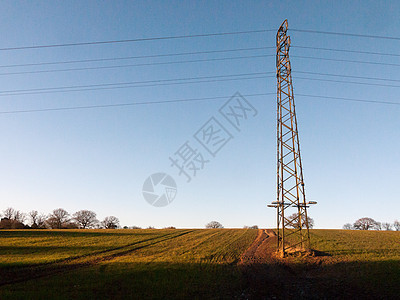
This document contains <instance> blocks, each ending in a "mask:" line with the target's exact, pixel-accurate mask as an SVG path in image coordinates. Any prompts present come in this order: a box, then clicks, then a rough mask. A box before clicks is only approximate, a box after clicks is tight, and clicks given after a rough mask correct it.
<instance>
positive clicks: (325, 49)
mask: <svg viewBox="0 0 400 300" xmlns="http://www.w3.org/2000/svg"><path fill="white" fill-rule="evenodd" d="M291 47H293V48H300V49H312V50H324V51H335V52H347V53H360V54H373V55H384V56H400V54H395V53H384V52H371V51H359V50H349V49H335V48H323V47H308V46H296V45H292V46H291Z"/></svg>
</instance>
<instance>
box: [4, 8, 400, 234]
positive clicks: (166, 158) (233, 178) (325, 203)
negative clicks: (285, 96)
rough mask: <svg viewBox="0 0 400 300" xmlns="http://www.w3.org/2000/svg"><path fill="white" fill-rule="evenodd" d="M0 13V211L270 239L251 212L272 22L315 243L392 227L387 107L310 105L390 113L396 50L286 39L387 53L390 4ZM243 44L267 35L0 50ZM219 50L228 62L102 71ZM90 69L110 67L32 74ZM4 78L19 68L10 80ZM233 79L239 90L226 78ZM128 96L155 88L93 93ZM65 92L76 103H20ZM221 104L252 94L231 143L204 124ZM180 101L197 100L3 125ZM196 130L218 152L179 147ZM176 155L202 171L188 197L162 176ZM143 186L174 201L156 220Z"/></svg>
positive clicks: (265, 156)
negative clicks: (149, 183) (319, 232)
mask: <svg viewBox="0 0 400 300" xmlns="http://www.w3.org/2000/svg"><path fill="white" fill-rule="evenodd" d="M0 11H1V12H2V13H1V14H2V17H1V18H0V36H1V41H0V48H1V49H2V50H0V66H1V67H0V89H1V90H0V101H1V102H0V103H1V104H0V105H1V106H0V112H1V114H0V132H1V136H2V141H3V142H2V143H1V147H0V170H1V172H0V210H4V209H5V208H7V207H10V206H11V207H14V208H16V209H19V210H22V211H24V212H28V211H30V210H32V209H36V210H38V211H40V212H43V213H49V212H51V210H53V209H55V208H59V207H62V208H65V209H66V210H67V211H69V212H70V213H73V212H75V211H77V210H81V209H90V210H93V211H95V212H97V214H98V217H99V218H100V219H102V218H104V217H105V216H107V215H115V216H117V217H118V218H119V219H120V221H121V225H128V226H132V225H137V226H142V227H147V226H150V225H151V226H155V227H165V226H176V227H203V226H204V224H206V223H207V222H209V221H211V220H217V221H219V222H221V223H222V224H223V225H224V226H225V227H242V226H243V225H254V224H257V225H259V226H261V227H274V226H275V214H276V212H275V210H273V209H271V208H267V207H266V205H267V204H268V203H270V202H271V201H274V200H275V199H276V95H275V93H276V78H275V77H274V74H275V57H274V55H275V49H274V47H275V34H276V30H277V29H278V27H279V26H280V24H281V23H282V22H283V21H284V20H285V19H288V22H289V34H290V36H291V40H292V46H293V47H292V48H291V50H290V51H291V52H290V53H291V63H292V68H293V83H294V92H295V99H296V105H297V106H296V109H297V118H298V123H299V135H300V144H301V150H302V156H303V166H304V178H305V184H306V195H307V198H308V199H309V200H315V201H318V205H316V206H314V207H312V209H311V210H310V212H309V214H310V215H311V217H313V218H314V220H315V224H316V227H317V228H341V227H342V225H343V224H344V223H347V222H354V221H355V220H356V219H358V218H360V217H364V216H368V217H372V218H374V219H376V220H378V221H382V222H393V221H394V220H395V219H399V218H400V214H399V212H400V201H399V195H398V186H399V184H398V181H399V179H398V170H400V155H399V153H400V152H399V147H400V139H399V137H400V131H399V127H400V121H399V120H400V119H399V113H400V105H387V104H376V103H366V102H354V101H345V100H339V99H330V98H323V97H337V98H353V99H363V100H373V101H390V102H397V103H399V104H400V99H399V96H398V95H399V93H398V92H399V87H400V82H399V81H400V75H399V70H400V56H399V53H400V52H399V49H400V39H374V38H365V37H364V38H362V37H355V36H343V35H329V34H315V33H307V32H303V31H295V30H291V29H297V30H317V31H330V32H342V33H355V34H362V35H377V36H393V37H398V38H399V37H400V26H399V25H400V24H399V23H400V19H399V17H398V16H399V13H400V4H399V3H398V2H396V1H386V2H382V1H380V2H378V1H329V2H328V1H1V2H0ZM253 30H272V31H264V32H258V33H256V32H253V33H247V34H231V35H218V36H208V37H193V38H182V39H162V40H148V41H141V42H139V41H138V42H126V43H110V44H96V45H86V46H69V47H52V48H35V49H19V50H16V49H14V50H5V48H14V47H25V46H35V45H53V44H66V43H67V44H68V43H81V42H93V41H112V40H114V41H115V40H126V39H140V38H153V37H167V36H181V35H198V34H208V33H221V32H238V31H253ZM296 46H299V47H296ZM267 47H270V48H267ZM301 47H312V48H315V47H318V48H329V49H346V50H352V51H358V52H340V51H327V50H321V49H319V50H318V49H310V48H301ZM250 48H251V49H250ZM254 48H258V49H254ZM260 48H261V49H260ZM237 49H247V50H241V51H238V50H237ZM221 50H235V51H228V52H212V53H197V54H188V55H175V56H158V57H142V58H131V59H119V60H115V59H116V58H127V57H137V56H156V55H165V54H177V53H193V52H208V51H221ZM359 51H365V52H380V53H386V54H397V56H396V55H392V56H390V55H376V54H366V53H359ZM249 56H251V57H249ZM235 57H236V58H235ZM237 57H241V58H237ZM243 57H245V58H243ZM305 57H308V58H305ZM310 57H312V58H310ZM230 58H235V59H230ZM98 59H114V60H103V61H92V62H80V63H63V64H40V63H47V62H68V61H69V62H70V61H76V60H79V61H81V60H98ZM327 59H331V60H327ZM332 59H334V60H332ZM344 60H351V61H356V60H357V61H363V62H361V63H360V62H358V63H357V62H349V61H347V62H346V61H344ZM184 61H186V62H184ZM188 61H191V62H188ZM170 62H175V63H170ZM365 62H370V63H365ZM371 62H375V63H371ZM38 63H39V64H40V65H33V66H32V65H30V66H26V64H38ZM19 64H24V65H25V66H19V67H16V66H10V65H19ZM107 66H108V67H110V68H105V67H107ZM116 66H118V67H116ZM88 68H91V69H88ZM65 69H74V70H69V71H66V70H65ZM76 69H80V70H76ZM82 69H83V70H82ZM52 70H62V71H57V72H53V71H52ZM304 72H311V73H313V74H310V73H304ZM15 73H18V74H15ZM315 73H322V74H333V75H339V76H327V75H318V74H315ZM238 74H247V75H241V76H232V75H238ZM249 74H250V75H249ZM226 75H228V76H229V77H215V76H226ZM342 76H358V77H368V78H377V79H373V80H372V79H362V78H349V77H342ZM199 77H206V78H203V79H199ZM210 77H212V78H210ZM188 78H195V79H191V80H188ZM305 78H309V79H305ZM173 79H175V81H173ZM176 79H181V80H178V81H176ZM227 79H229V80H227ZM232 79H236V80H232ZM320 79H324V80H331V81H321V80H320ZM383 79H390V80H392V81H388V80H383ZM334 80H336V81H344V82H334ZM143 81H155V82H150V83H147V84H144V83H140V84H136V86H133V85H114V86H110V85H108V86H106V85H105V84H116V83H118V84H120V83H132V82H143ZM200 81H201V82H200ZM346 81H347V82H346ZM349 81H351V82H353V83H350V82H349ZM354 82H355V83H354ZM171 83H173V84H171ZM360 83H363V84H360ZM155 84H157V85H155ZM92 85H97V89H93V86H92ZM145 85H147V86H145ZM75 86H92V87H87V88H82V87H81V88H78V91H68V89H63V90H60V89H58V90H57V89H53V90H45V92H46V93H43V92H44V90H36V91H32V89H48V88H59V87H75ZM106 87H108V89H105V88H106ZM110 87H114V88H112V89H111V88H110ZM115 87H118V88H115ZM121 87H124V88H121ZM17 90H28V91H22V92H21V91H20V92H15V91H17ZM236 92H239V93H240V94H242V95H254V94H268V95H259V96H244V98H245V99H247V101H248V103H249V104H251V106H252V107H253V108H254V110H253V111H251V113H249V115H248V118H247V119H246V120H245V121H243V122H242V123H241V124H240V128H239V129H240V131H239V130H237V128H235V127H234V126H232V124H231V123H229V122H228V120H227V119H225V118H224V117H223V115H222V114H221V113H220V112H219V109H220V108H221V107H222V106H223V105H224V104H225V103H226V102H227V101H228V100H229V99H230V97H231V96H233V95H234V94H235V93H236ZM302 95H312V96H317V97H311V96H302ZM318 96H323V97H318ZM204 98H210V99H209V100H204ZM181 99H182V100H183V99H203V100H201V101H200V100H199V101H190V102H189V101H188V102H172V103H164V104H160V103H158V104H148V105H136V106H116V107H106V108H92V109H77V110H60V111H42V112H27V113H4V112H10V111H21V110H36V109H47V108H60V107H77V106H96V105H109V104H120V103H136V102H154V101H157V102H160V101H171V100H181ZM212 117H214V119H211V118H212ZM210 119H211V121H210V122H215V120H216V121H218V122H219V124H220V125H222V126H223V127H224V128H225V130H226V132H225V131H224V132H225V133H224V134H225V140H226V141H227V142H226V144H225V145H223V147H221V149H218V152H217V153H216V155H215V156H213V155H211V154H210V153H209V152H207V151H206V150H204V148H202V146H201V144H200V143H199V142H198V140H196V138H195V135H196V132H198V130H200V129H201V128H203V125H205V124H206V123H207V122H208V121H209V120H210ZM207 124H209V123H207ZM228 137H229V138H228ZM186 142H188V143H189V145H191V146H192V147H193V148H194V149H195V150H197V152H196V154H198V153H201V154H202V155H203V158H204V160H208V162H207V163H204V166H203V169H201V170H198V171H197V174H196V176H195V177H193V178H192V180H191V182H189V183H188V182H187V180H186V177H185V176H184V175H183V174H181V175H179V170H178V168H177V167H174V166H171V160H170V157H171V158H173V159H174V158H176V154H175V153H176V152H177V151H178V150H179V149H180V148H181V147H182V146H183V145H184V144H185V143H186ZM218 145H220V144H218ZM218 145H217V146H216V147H217V148H218V147H219V146H218ZM217 148H215V149H214V150H216V149H217ZM198 158H199V157H198ZM158 172H165V173H167V174H169V175H170V176H171V177H173V179H174V180H175V182H176V185H177V194H176V197H175V199H174V201H173V202H172V203H170V204H169V205H167V206H165V207H154V206H152V205H150V204H149V203H147V202H146V200H145V199H144V197H143V195H142V188H143V184H144V182H145V180H146V178H147V177H148V176H150V175H151V174H154V173H158Z"/></svg>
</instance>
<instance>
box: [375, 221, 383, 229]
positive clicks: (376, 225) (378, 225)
mask: <svg viewBox="0 0 400 300" xmlns="http://www.w3.org/2000/svg"><path fill="white" fill-rule="evenodd" d="M374 229H375V230H382V223H381V222H378V221H377V222H376V224H375V225H374Z"/></svg>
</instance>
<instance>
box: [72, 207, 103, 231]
mask: <svg viewBox="0 0 400 300" xmlns="http://www.w3.org/2000/svg"><path fill="white" fill-rule="evenodd" d="M73 217H74V220H75V221H76V222H77V223H78V225H79V227H80V228H83V229H86V228H92V227H94V226H95V225H96V224H97V223H98V222H99V221H98V220H97V219H96V213H95V212H94V211H91V210H80V211H77V212H76V213H74V215H73Z"/></svg>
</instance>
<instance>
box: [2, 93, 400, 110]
mask: <svg viewBox="0 0 400 300" xmlns="http://www.w3.org/2000/svg"><path fill="white" fill-rule="evenodd" d="M270 95H276V92H273V93H260V94H248V95H243V96H244V97H257V96H270ZM295 96H300V97H310V98H323V99H331V100H343V101H350V102H362V103H373V104H386V105H396V106H397V105H399V106H400V103H399V102H389V101H379V100H367V99H356V98H344V97H332V96H322V95H310V94H298V93H296V95H295ZM229 97H230V96H216V97H207V98H191V99H175V100H165V101H142V102H131V103H116V104H103V105H87V106H70V107H55V108H39V109H25V110H9V111H0V114H19V113H35V112H50V111H65V110H80V109H95V108H113V107H123V106H139V105H151V104H168V103H184V102H196V101H208V100H215V99H227V98H229Z"/></svg>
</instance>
